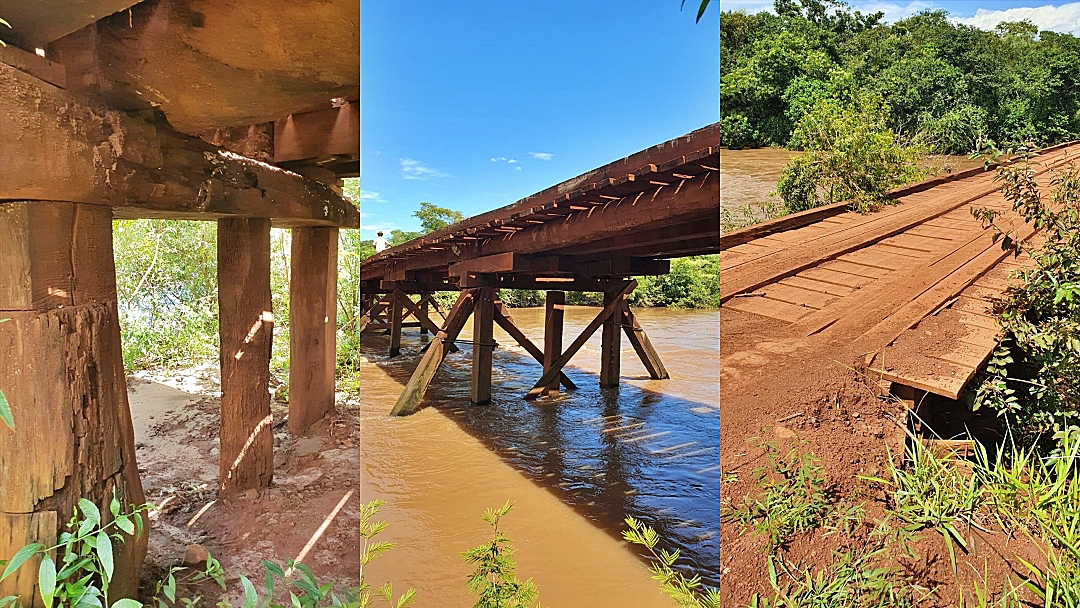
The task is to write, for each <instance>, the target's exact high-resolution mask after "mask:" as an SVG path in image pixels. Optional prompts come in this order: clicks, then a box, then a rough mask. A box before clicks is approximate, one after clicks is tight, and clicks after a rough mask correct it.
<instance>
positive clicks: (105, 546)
mask: <svg viewBox="0 0 1080 608" xmlns="http://www.w3.org/2000/svg"><path fill="white" fill-rule="evenodd" d="M97 554H98V559H99V560H101V570H102V574H103V575H104V577H105V580H106V581H111V580H112V575H113V547H112V539H111V538H109V534H108V533H107V532H105V531H104V530H102V531H101V532H98V535H97Z"/></svg>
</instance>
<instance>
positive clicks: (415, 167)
mask: <svg viewBox="0 0 1080 608" xmlns="http://www.w3.org/2000/svg"><path fill="white" fill-rule="evenodd" d="M400 160H401V176H402V177H404V178H405V179H428V178H430V177H450V174H449V173H444V172H442V171H439V170H438V169H432V168H431V167H428V166H427V165H425V164H424V163H422V162H420V161H418V160H413V159H411V158H402V159H400Z"/></svg>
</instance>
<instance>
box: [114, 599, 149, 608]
mask: <svg viewBox="0 0 1080 608" xmlns="http://www.w3.org/2000/svg"><path fill="white" fill-rule="evenodd" d="M112 608H142V603H141V602H137V601H135V600H133V599H131V598H126V597H125V598H122V599H118V600H116V601H115V602H113V605H112Z"/></svg>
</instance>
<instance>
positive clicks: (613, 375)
mask: <svg viewBox="0 0 1080 608" xmlns="http://www.w3.org/2000/svg"><path fill="white" fill-rule="evenodd" d="M608 306H613V307H614V309H615V311H616V313H615V314H611V315H608V317H607V319H605V320H604V329H603V330H602V333H601V342H600V386H601V387H604V388H608V387H613V386H618V385H619V367H620V363H621V353H622V341H621V340H620V336H621V335H622V316H623V313H622V311H623V309H624V307H625V306H626V295H625V294H624V293H622V292H615V291H608V292H604V307H605V308H607V307H608Z"/></svg>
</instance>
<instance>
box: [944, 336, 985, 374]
mask: <svg viewBox="0 0 1080 608" xmlns="http://www.w3.org/2000/svg"><path fill="white" fill-rule="evenodd" d="M994 348H996V346H995V347H992V348H985V347H981V346H976V345H974V344H970V343H967V342H954V343H953V344H952V345H950V347H949V349H948V350H945V351H943V352H940V353H934V357H936V358H938V359H941V360H942V361H949V362H950V363H955V364H957V365H960V366H963V367H970V368H974V369H978V368H980V367H982V365H983V363H986V360H987V358H989V357H990V353H992V352H994Z"/></svg>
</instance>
